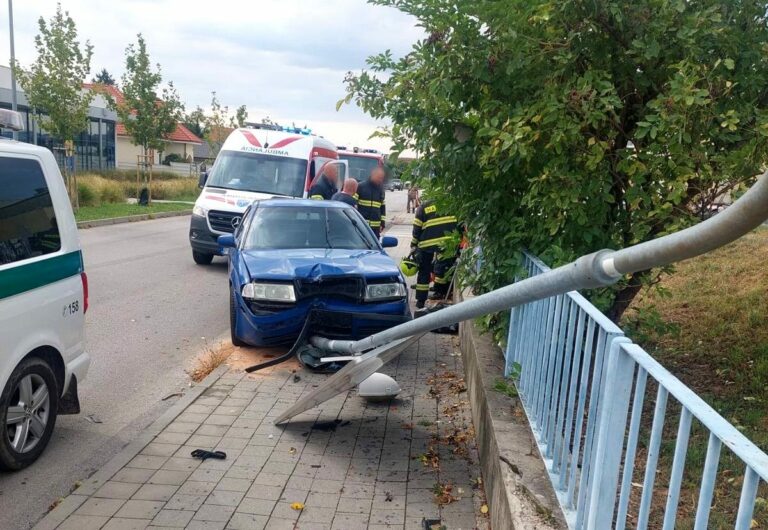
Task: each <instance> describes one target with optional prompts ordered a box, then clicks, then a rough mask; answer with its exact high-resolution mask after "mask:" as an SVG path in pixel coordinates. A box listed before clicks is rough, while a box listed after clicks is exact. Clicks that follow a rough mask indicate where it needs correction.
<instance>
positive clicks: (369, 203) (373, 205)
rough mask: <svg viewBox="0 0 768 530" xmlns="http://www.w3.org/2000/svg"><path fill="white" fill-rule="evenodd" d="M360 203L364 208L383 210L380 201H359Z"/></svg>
mask: <svg viewBox="0 0 768 530" xmlns="http://www.w3.org/2000/svg"><path fill="white" fill-rule="evenodd" d="M359 202H360V204H361V205H362V206H369V207H371V208H381V203H380V202H378V201H366V200H364V199H359Z"/></svg>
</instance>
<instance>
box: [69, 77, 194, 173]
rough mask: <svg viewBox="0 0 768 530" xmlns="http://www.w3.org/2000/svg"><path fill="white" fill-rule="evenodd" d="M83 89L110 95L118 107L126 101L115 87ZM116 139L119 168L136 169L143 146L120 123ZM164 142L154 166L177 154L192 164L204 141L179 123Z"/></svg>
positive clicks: (118, 123) (101, 86) (93, 84)
mask: <svg viewBox="0 0 768 530" xmlns="http://www.w3.org/2000/svg"><path fill="white" fill-rule="evenodd" d="M83 87H84V88H87V89H89V90H94V91H96V92H101V93H106V94H109V95H110V96H112V98H113V99H114V100H115V102H116V103H117V104H118V105H119V104H120V103H122V102H123V101H124V97H123V93H122V92H121V91H120V89H119V88H117V87H116V86H114V85H102V84H97V83H85V84H84V85H83ZM115 137H116V138H115V149H116V154H115V158H116V163H117V167H119V168H135V167H136V165H137V163H138V160H139V158H138V157H139V155H141V154H143V153H142V149H141V146H138V145H134V143H133V139H132V138H131V136H130V135H129V134H128V131H127V130H126V129H125V125H124V124H123V123H121V122H119V121H118V122H117V125H116V126H115ZM163 140H164V146H165V147H164V149H163V150H162V151H161V152H160V151H156V152H155V155H154V161H153V162H154V165H159V164H161V163H162V162H163V160H164V159H165V157H167V156H168V155H170V154H176V155H178V156H179V157H180V158H181V159H182V160H187V161H189V162H190V163H191V162H193V159H194V148H195V146H199V145H202V144H203V140H201V139H200V138H199V137H198V136H197V135H195V134H194V133H193V132H192V131H190V130H189V129H187V128H186V127H185V126H184V124H182V123H177V124H176V129H175V130H174V131H173V132H172V133H171V134H169V135H168V136H166V137H165V138H163Z"/></svg>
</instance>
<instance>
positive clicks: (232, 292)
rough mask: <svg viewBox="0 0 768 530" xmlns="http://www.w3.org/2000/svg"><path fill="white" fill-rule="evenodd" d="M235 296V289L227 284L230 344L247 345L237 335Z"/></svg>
mask: <svg viewBox="0 0 768 530" xmlns="http://www.w3.org/2000/svg"><path fill="white" fill-rule="evenodd" d="M236 323H237V298H236V297H235V290H234V289H232V286H231V285H230V286H229V334H230V336H231V337H232V344H233V345H235V346H248V344H246V343H245V342H243V341H241V340H240V339H239V338H238V337H237V331H236V329H237V326H236V325H235V324H236Z"/></svg>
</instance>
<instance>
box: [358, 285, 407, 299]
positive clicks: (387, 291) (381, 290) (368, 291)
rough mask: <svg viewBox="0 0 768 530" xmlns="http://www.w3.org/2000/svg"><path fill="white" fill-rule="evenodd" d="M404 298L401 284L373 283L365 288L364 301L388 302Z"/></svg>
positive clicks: (403, 288)
mask: <svg viewBox="0 0 768 530" xmlns="http://www.w3.org/2000/svg"><path fill="white" fill-rule="evenodd" d="M404 297H405V285H403V284H402V283H374V284H371V285H368V286H367V287H366V288H365V299H366V300H388V299H394V298H404Z"/></svg>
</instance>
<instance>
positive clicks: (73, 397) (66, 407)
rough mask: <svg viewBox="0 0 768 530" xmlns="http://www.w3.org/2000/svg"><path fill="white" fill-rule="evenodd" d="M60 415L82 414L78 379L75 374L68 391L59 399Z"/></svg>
mask: <svg viewBox="0 0 768 530" xmlns="http://www.w3.org/2000/svg"><path fill="white" fill-rule="evenodd" d="M59 414H80V398H79V397H78V395H77V377H75V375H74V374H73V375H72V377H71V378H70V380H69V387H68V388H67V391H66V392H65V393H64V395H63V396H61V399H59Z"/></svg>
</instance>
